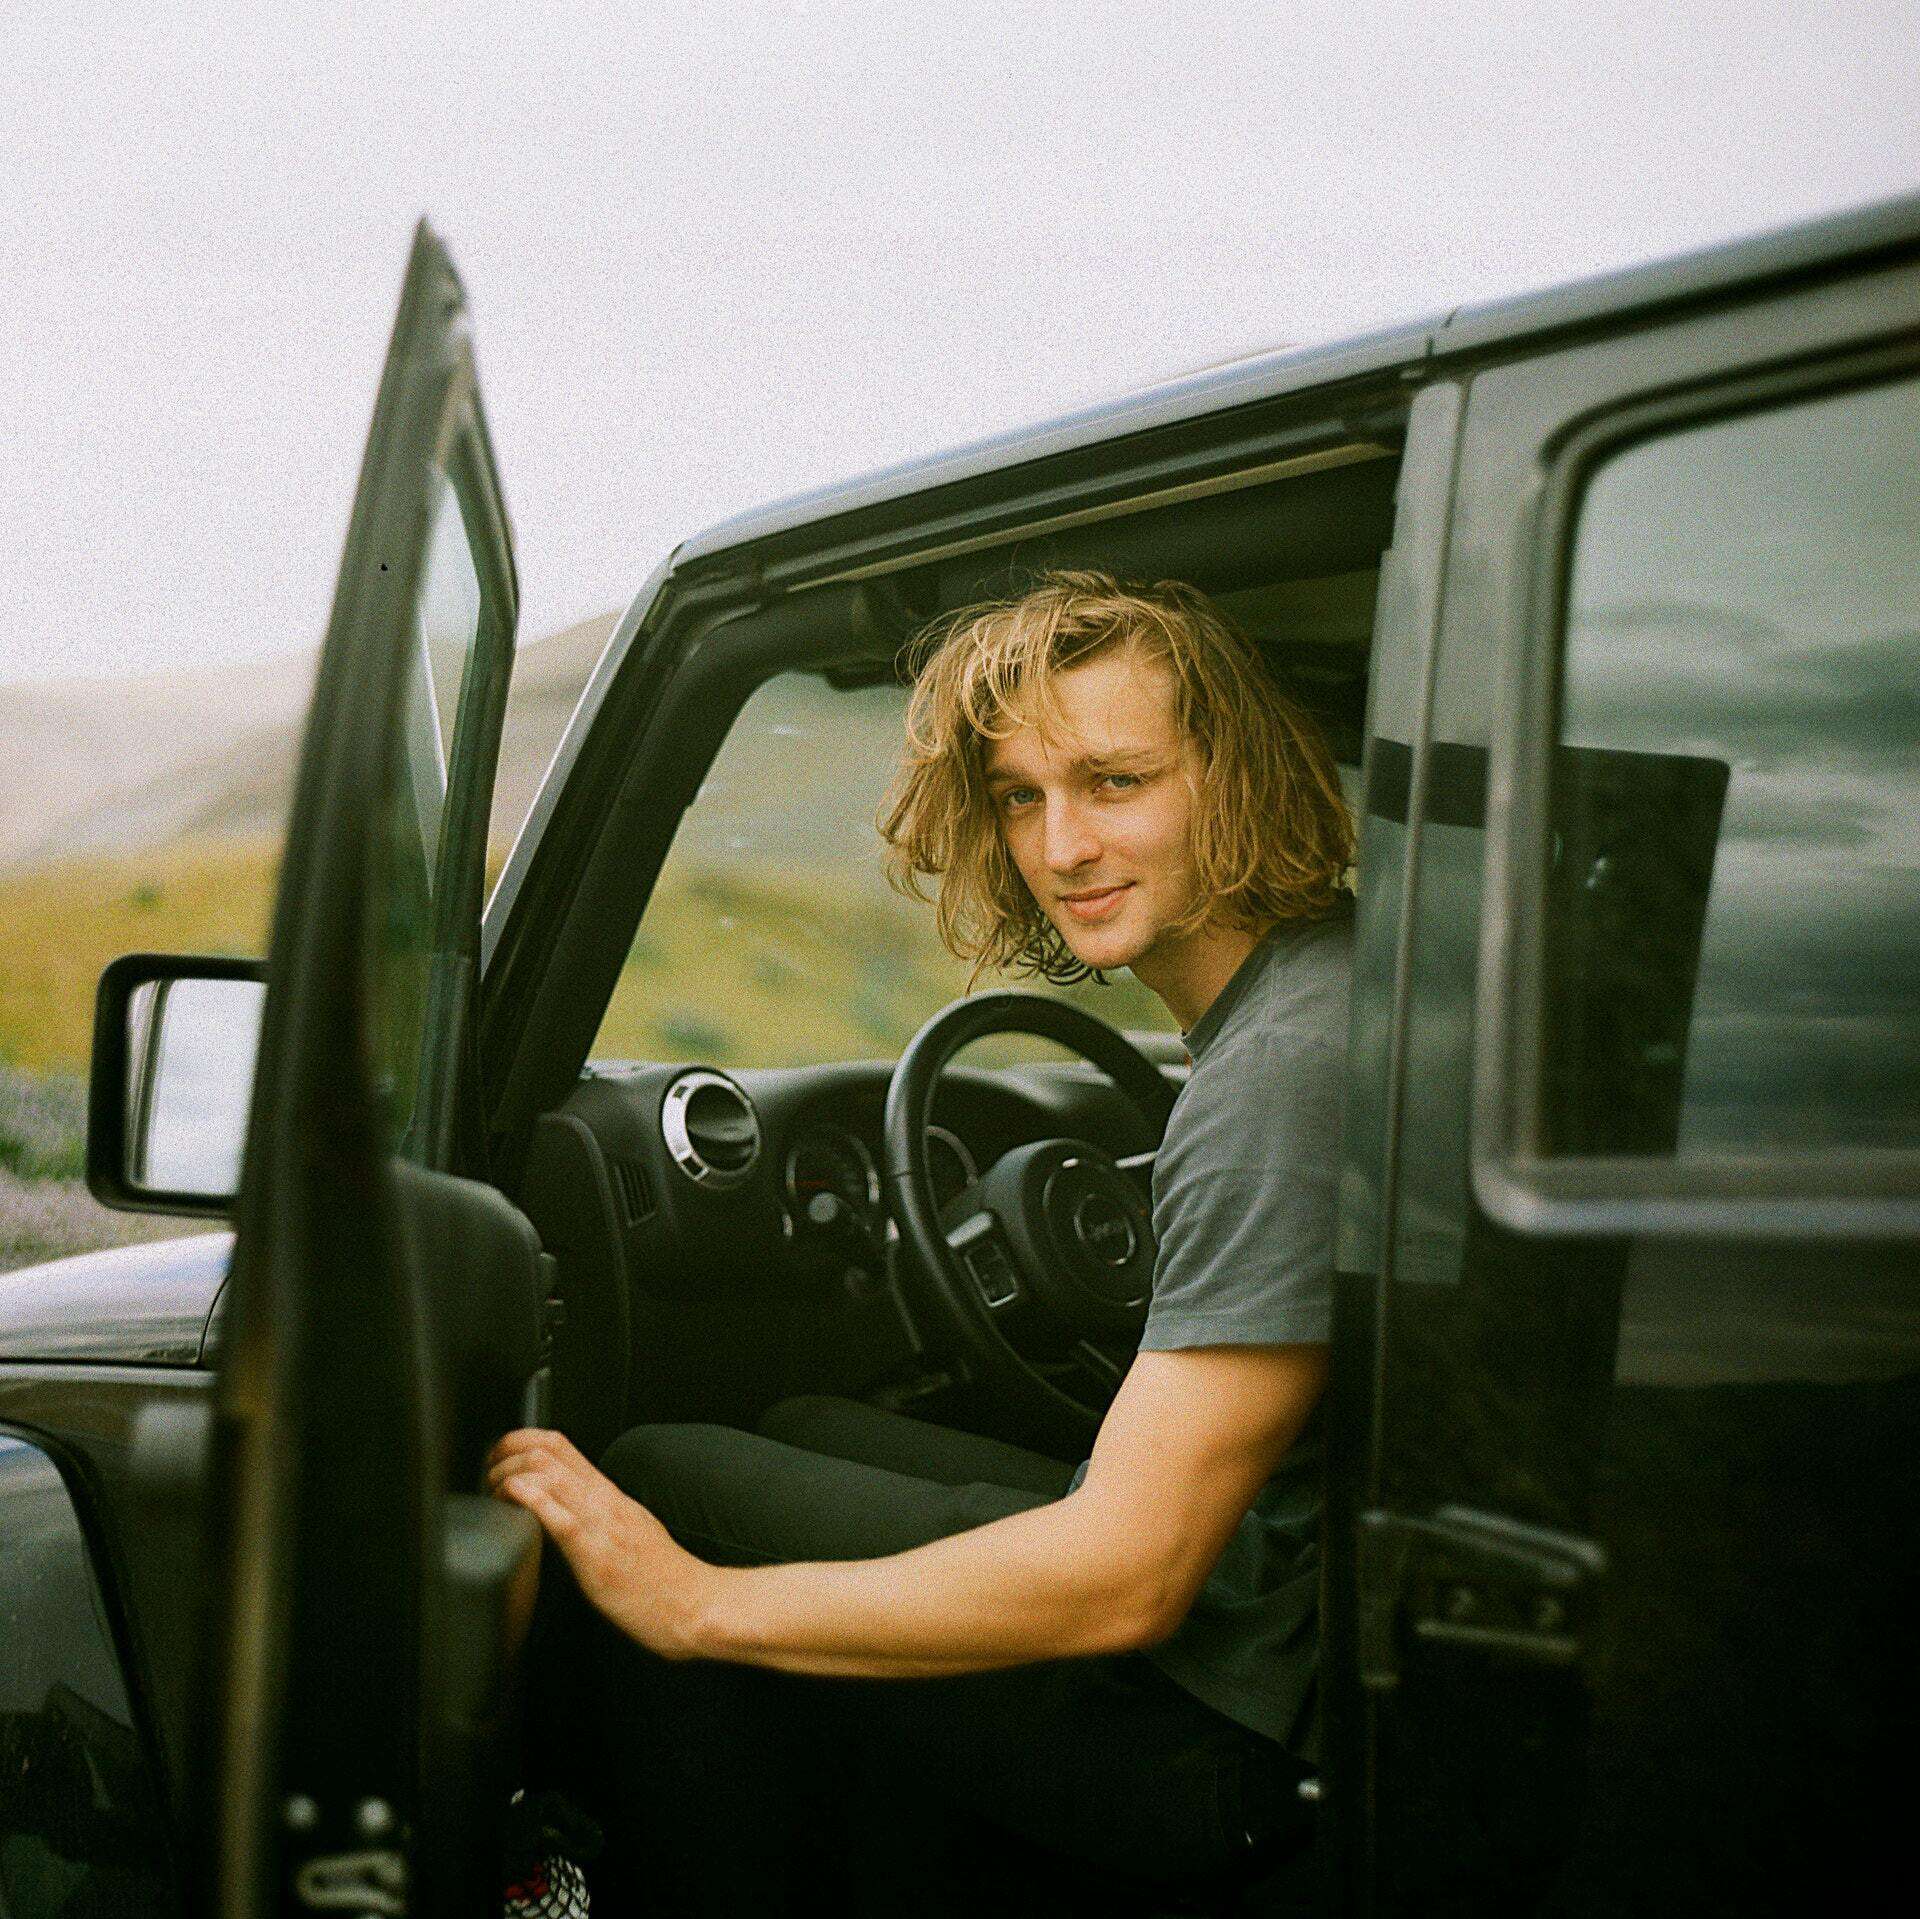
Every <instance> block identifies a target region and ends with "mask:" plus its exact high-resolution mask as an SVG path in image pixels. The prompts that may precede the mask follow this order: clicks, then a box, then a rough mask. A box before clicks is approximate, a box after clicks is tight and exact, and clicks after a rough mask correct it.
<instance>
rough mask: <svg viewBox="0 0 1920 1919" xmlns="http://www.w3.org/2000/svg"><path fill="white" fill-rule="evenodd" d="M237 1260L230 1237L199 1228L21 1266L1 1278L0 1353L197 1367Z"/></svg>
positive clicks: (29, 1357) (31, 1356) (101, 1361)
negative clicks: (180, 1234)
mask: <svg viewBox="0 0 1920 1919" xmlns="http://www.w3.org/2000/svg"><path fill="white" fill-rule="evenodd" d="M232 1257H233V1235H232V1234H231V1233H193V1234H190V1235H188V1236H187V1237H185V1238H183V1239H166V1240H160V1241H157V1242H155V1243H152V1244H146V1245H134V1246H114V1247H109V1248H107V1249H105V1250H104V1251H101V1252H97V1253H78V1254H75V1255H73V1256H72V1257H70V1258H67V1259H53V1260H48V1261H47V1262H46V1263H45V1264H44V1265H40V1266H23V1267H20V1268H18V1269H17V1270H16V1271H14V1272H11V1273H8V1274H6V1275H5V1276H4V1277H0V1354H4V1355H5V1356H6V1357H7V1358H8V1359H71V1360H92V1361H95V1362H96V1363H100V1364H108V1365H116V1364H117V1365H137V1366H194V1365H198V1364H199V1362H200V1356H201V1351H202V1348H203V1346H204V1344H205V1340H206V1331H207V1321H208V1319H209V1317H210V1316H211V1314H212V1312H213V1303H214V1300H215V1299H216V1298H217V1297H218V1295H219V1292H220V1288H221V1287H222V1286H223V1285H225V1284H226V1278H227V1268H228V1265H229V1263H230V1261H231V1260H232Z"/></svg>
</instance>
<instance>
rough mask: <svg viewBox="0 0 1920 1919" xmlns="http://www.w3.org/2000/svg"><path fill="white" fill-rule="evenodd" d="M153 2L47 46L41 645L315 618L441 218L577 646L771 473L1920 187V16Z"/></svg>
mask: <svg viewBox="0 0 1920 1919" xmlns="http://www.w3.org/2000/svg"><path fill="white" fill-rule="evenodd" d="M107 11H108V9H106V8H104V7H102V6H100V5H99V4H98V0H82V3H81V4H74V5H67V4H53V3H52V0H39V4H37V5H36V6H34V7H33V8H32V9H31V10H26V9H20V10H15V12H14V14H13V17H12V18H11V19H10V22H9V25H8V27H7V29H6V31H5V34H4V48H3V49H0V53H3V56H4V57H0V128H4V129H5V133H4V136H3V137H0V293H3V294H4V304H3V305H0V315H3V316H4V317H0V395H4V405H5V427H4V432H0V527H3V528H4V541H3V542H0V604H3V605H4V607H5V615H4V627H3V628H0V680H17V679H29V678H54V677H61V678H64V677H70V676H75V675H81V674H86V675H92V674H101V673H116V672H136V671H148V670H153V669H157V668H164V667H168V666H174V665H179V666H187V665H206V664H211V663H215V662H218V661H220V660H223V659H236V658H241V657H258V656H262V655H268V654H273V653H278V652H283V651H286V650H288V649H291V648H294V647H303V646H307V645H310V644H311V643H312V642H313V641H314V640H315V639H316V638H317V637H318V634H319V631H320V628H321V626H322V624H323V623H324V620H325V616H326V609H327V602H328V598H329V594H330V591H331V586H332V577H333V572H334V568H335V565H336V563H337V560H338V556H339V548H340V540H341V537H342V535H343V533H344V530H345V524H346V515H347V508H348V504H349V501H350V497H351V492H352V487H353V479H354V474H355V471H356V469H357V466H358V462H359V458H360V452H361V445H362V439H363V436H364V433H365V430H366V421H367V417H368V415H369V412H370V410H371V407H372V402H373V392H374V386H375V382H376V379H377V377H378V372H379V363H380V356H381V353H382V351H383V349H384V346H385V341H386V334H387V330H388V327H389V325H390V324H391V320H392V311H393V305H394V300H395V296H396V294H397V292H398V288H399V277H400V270H401V267H402V265H403V263H404V259H405V254H406V247H407V241H408V235H409V232H410V229H411V226H412V223H413V221H414V219H415V218H416V217H417V216H418V215H419V214H420V213H422V212H425V213H427V214H428V215H429V217H431V218H432V220H433V221H434V223H435V225H436V226H437V227H438V228H439V229H440V231H441V233H442V234H443V235H444V237H445V238H446V239H447V240H448V242H449V244H450V245H451V247H452V249H453V252H454V256H455V258H456V260H457V261H458V262H459V264H460V266H461V269H462V273H463V275H464V277H465V279H466V282H467V286H468V291H469V294H470V296H471V299H472V304H473V307H474V311H475V316H476V331H477V335H478V342H479V353H480V363H481V373H482V381H483V385H484V389H485V392H486V397H487V405H488V411H489V414H490V417H491V421H492V425H493V430H494V438H495V441H496V447H497V451H498V454H499V458H500V464H501V468H502V472H503V476H504V481H505V485H506V489H507V494H508V500H509V504H510V506H511V508H512V510H513V514H514V518H515V521H516V525H517V530H518V534H519V552H520V565H521V574H522V581H523V586H524V590H525V611H524V625H523V638H527V639H531V638H535V637H538V636H540V635H542V634H545V633H547V632H550V631H553V630H555V629H556V628H558V627H560V626H562V625H565V624H567V623H569V622H571V621H572V620H575V619H578V618H581V617H584V616H585V615H587V614H590V613H595V612H599V611H602V610H605V609H608V608H611V607H614V606H616V605H619V604H621V603H623V602H624V601H625V600H626V599H627V598H628V597H629V596H630V595H631V593H632V591H633V590H634V588H635V587H636V586H637V585H638V584H639V582H640V580H641V579H642V577H643V576H644V575H645V574H646V573H647V572H648V571H649V570H650V569H651V567H652V565H653V564H654V562H655V561H656V560H657V559H658V558H659V557H660V556H661V555H662V554H663V553H664V552H665V551H666V550H667V548H668V547H670V546H671V545H672V544H673V543H674V542H675V541H677V540H679V539H681V538H684V537H685V536H687V535H689V534H691V533H693V532H696V531H698V530H699V529H700V528H702V527H703V526H705V525H707V524H709V523H710V522H712V521H714V520H716V519H720V518H724V517H726V516H728V515H730V514H732V513H735V512H739V511H742V510H744V509H746V508H749V507H752V506H754V505H756V504H759V503H761V502H763V501H766V500H769V499H773V498H777V497H780V496H782V495H785V494H788V493H792V492H796V491H799V490H801V489H804V488H807V487H811V486H814V485H817V484H820V483H822V482H825V481H829V480H833V479H836V478H840V477H843V476H847V475H851V474H855V473H859V472H862V471H865V470H867V469H869V468H872V467H875V466H880V465H885V464H889V463H891V462H893V461H896V460H899V459H903V458H908V457H911V456H914V455H917V454H922V453H927V452H932V451H936V450H938V449H940V448H942V447H945V446H949V445H953V444H956V443H958V442H961V441H965V440H969V439H973V438H977V437H979V436H980V435H982V434H985V433H989V432H993V431H997V430H999V429H1002V428H1006V427H1011V426H1016V425H1019V424H1021V423H1022V422H1024V421H1028V420H1034V419H1039V418H1044V417H1047V416H1049V415H1051V414H1055V413H1058V412H1061V411H1064V410H1066V409H1067V408H1069V407H1073V406H1076V405H1079V404H1082V403H1084V402H1086V401H1088V400H1090V399H1096V398H1099V397H1102V396H1104V395H1107V394H1111V393H1117V392H1122V391H1124V390H1126V389H1128V388H1130V387H1134V386H1138V385H1141V384H1145V383H1147V382H1149V381H1152V380H1155V379H1159V378H1162V377H1165V376H1167V375H1170V374H1172V373H1176V372H1179V371H1183V370H1185V369H1187V368H1189V367H1192V366H1196V365H1200V364H1203V363H1206V362H1210V361H1213V360H1217V359H1222V358H1226V357H1229V356H1232V355H1234V354H1238V353H1241V352H1245V351H1249V350H1252V349H1255V348H1257V347H1261V346H1266V345H1273V344H1279V343H1285V342H1306V341H1312V340H1318V339H1325V338H1333V337H1338V336H1340V335H1342V334H1346V333H1353V332H1359V331H1364V330H1369V329H1372V328H1374V327H1377V326H1380V325H1382V324H1385V323H1388V322H1391V321H1394V320H1399V319H1411V318H1416V317H1419V316H1421V315H1424V314H1427V313H1429V312H1434V311H1438V310H1440V309H1444V308H1446V307H1449V306H1451V305H1454V304H1456V303H1459V302H1462V301H1478V300H1483V299H1491V298H1496V297H1499V296H1501V295H1504V294H1508V293H1513V292H1519V291H1524V290H1527V289H1530V288H1534V287H1539V286H1544V285H1550V284H1552V283H1554V282H1556V281H1560V280H1565V279H1571V278H1575V277H1578V276H1581V275H1584V274H1588V273H1592V272H1595V271H1599V270H1602V269H1605V268H1608V267H1612V266H1617V265H1621V264H1625V263H1629V262H1632V261H1637V260H1642V259H1647V258H1652V257H1656V256H1659V255H1662V254H1667V253H1673V252H1678V251H1684V250H1686V249H1689V248H1692V247H1695V246H1699V245H1704V244H1708V243H1710V242H1712V241H1715V240H1718V239H1722V238H1726V237H1729V236H1732V235H1735V234H1739V233H1744V232H1750V231H1755V230H1759V229H1764V228H1767V227H1772V226H1777V225H1781V224H1785V223H1787V222H1789V221H1792V220H1795V219H1799V218H1805V217H1810V216H1814V215H1818V214H1821V213H1825V212H1829V211H1832V210H1835V209H1838V208H1842V207H1846V206H1851V205H1856V204H1862V203H1865V202H1868V201H1872V200H1875V199H1881V198H1884V197H1887V196H1888V195H1891V194H1894V193H1898V192H1903V191H1908V190H1911V189H1912V188H1914V187H1915V186H1920V84H1916V83H1917V82H1920V0H1897V3H1896V0H1847V4H1844V5H1843V4H1838V3H1837V0H1827V4H1819V5H1813V4H1801V5H1789V4H1784V3H1783V0H1750V3H1747V4H1742V3H1741V0H1711V3H1710V0H1691V4H1688V0H1656V3H1655V4H1643V3H1642V0H1592V3H1591V4H1588V5H1584V6H1571V5H1564V4H1538V5H1532V6H1519V5H1499V4H1482V5H1479V6H1473V7H1460V6H1455V5H1451V4H1445V3H1443V0H1411V3H1410V4H1397V3H1396V4H1371V5H1370V4H1367V0H1334V3H1333V4H1326V3H1325V0H1285V3H1279V0H1275V3H1272V4H1257V3H1255V0H1201V3H1199V4H1190V5H1173V4H1165V3H1164V0H1163V3H1162V4H1147V3H1146V0H1105V3H1104V4H1096V3H1087V4H1082V3H1081V0H1072V3H1070V4H1058V5H1054V4H1042V0H1024V3H1019V0H1014V3H1008V4H998V5H994V4H985V3H984V0H940V3H939V4H935V5H926V6H922V5H916V4H893V5H881V4H874V3H869V4H859V3H857V0H810V3H807V4H803V3H802V0H786V3H785V4H768V5H759V6H755V5H748V4H745V0H739V3H737V4H719V3H718V0H676V4H675V5H673V6H672V7H661V8H658V9H655V8H650V7H644V6H640V5H631V4H629V5H621V4H617V3H616V0H598V3H597V4H594V5H590V6H574V5H542V4H539V3H538V0H508V3H507V4H472V5H467V6H451V5H436V4H431V3H430V0H410V4H404V5H397V6H395V5H374V4H366V5H357V6H332V7H329V6H326V5H322V4H307V5H303V6H301V7H299V8H298V9H293V8H285V7H276V8H272V9H267V8H260V9H253V8H246V7H242V6H240V5H237V4H234V3H233V0H228V4H225V5H217V6H212V7H206V6H199V5H190V4H185V3H184V0H172V4H168V5H165V6H157V7H156V6H140V5H124V6H121V7H118V8H115V9H113V12H114V13H115V16H116V20H115V24H113V25H111V26H108V25H105V24H103V23H102V16H103V15H104V14H105V13H106V12H107ZM23 18H24V20H25V22H26V24H22V21H23ZM296 19H297V22H298V24H297V25H295V24H293V22H294V21H295V20H296ZM250 22H251V24H250Z"/></svg>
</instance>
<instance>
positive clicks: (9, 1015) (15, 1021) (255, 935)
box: [0, 839, 280, 1074]
mask: <svg viewBox="0 0 1920 1919" xmlns="http://www.w3.org/2000/svg"><path fill="white" fill-rule="evenodd" d="M279 858H280V849H279V844H278V842H277V841H275V840H228V839H216V840H205V841H197V842H187V843H186V844H182V845H175V846H170V847H167V848H164V849H162V850H159V851H155V852H152V853H142V854H139V855H137V856H131V857H111V858H99V859H75V860H61V861H58V862H56V863H55V864H52V865H49V866H42V867H36V868H34V869H32V870H31V871H29V872H27V873H24V874H17V875H14V876H12V877H10V878H0V1059H4V1060H9V1061H11V1062H12V1063H13V1064H14V1065H16V1066H21V1067H26V1068H28V1069H29V1070H31V1071H34V1072H40V1073H47V1072H66V1073H76V1074H83V1073H85V1071H86V1069H87V1058H88V1054H89V1052H90V1051H91V1048H92V1043H93V995H94V989H95V987H96V986H98V984H99V982H100V974H101V971H102V969H103V968H104V967H105V966H106V964H107V962H108V961H109V960H112V959H116V958H118V957H119V955H120V954H122V953H139V952H160V953H226V954H236V955H240V956H248V955H252V954H257V953H260V952H263V951H264V950H265V949H266V942H267V916H268V913H269V911H270V910H271V907H272V888H273V881H274V875H275V873H276V871H277V870H278V867H279Z"/></svg>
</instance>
